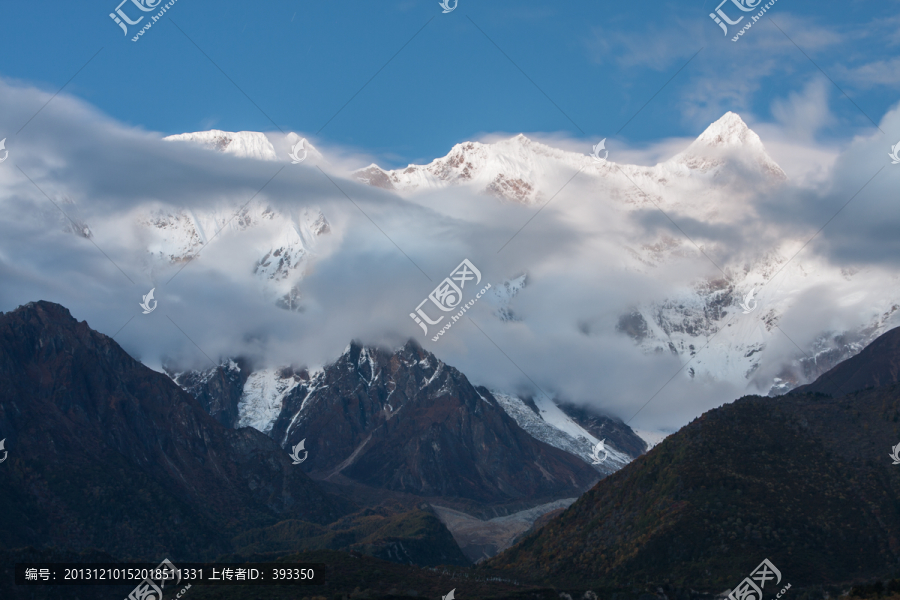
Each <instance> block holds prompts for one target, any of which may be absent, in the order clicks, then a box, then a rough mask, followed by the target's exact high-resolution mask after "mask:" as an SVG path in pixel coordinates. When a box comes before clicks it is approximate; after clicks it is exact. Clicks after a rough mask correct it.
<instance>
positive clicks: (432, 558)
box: [234, 508, 469, 566]
mask: <svg viewBox="0 0 900 600" xmlns="http://www.w3.org/2000/svg"><path fill="white" fill-rule="evenodd" d="M234 545H235V547H236V548H237V550H236V552H237V553H238V554H242V555H245V556H246V555H252V554H262V553H266V552H276V553H282V554H284V553H290V552H296V551H298V550H326V549H330V550H338V549H347V550H351V551H359V552H361V553H362V554H366V555H369V556H374V557H377V558H382V559H384V560H391V561H394V562H405V563H410V564H417V565H422V566H432V565H466V564H469V560H468V559H467V558H466V557H465V555H463V553H462V551H461V550H460V549H459V546H457V545H456V542H455V541H454V540H453V536H451V535H450V532H449V531H447V528H446V527H444V524H443V523H441V522H440V520H439V519H438V518H437V517H436V516H435V515H434V514H433V513H432V512H431V511H428V510H421V509H413V510H409V511H405V512H400V513H399V514H398V513H395V512H394V511H392V510H387V509H370V508H367V509H364V510H362V511H360V512H358V513H355V514H352V515H349V516H347V517H344V518H342V519H340V520H338V521H336V522H334V523H331V524H329V525H317V524H315V523H308V522H305V521H297V520H291V521H282V522H280V523H277V524H275V525H272V526H270V527H265V528H260V529H252V530H250V531H247V532H245V533H242V534H240V535H238V536H236V537H235V538H234Z"/></svg>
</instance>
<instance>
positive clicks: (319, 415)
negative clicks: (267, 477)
mask: <svg viewBox="0 0 900 600" xmlns="http://www.w3.org/2000/svg"><path fill="white" fill-rule="evenodd" d="M272 436H273V437H274V439H275V440H277V441H278V442H280V443H282V445H284V447H285V448H288V447H290V446H293V445H295V444H297V443H298V442H300V440H303V439H305V440H306V442H305V448H306V450H308V451H309V458H308V460H306V461H305V462H304V463H303V465H302V468H304V469H305V470H306V471H307V472H308V473H309V474H310V475H312V476H313V477H314V478H321V479H329V480H330V481H334V482H336V483H340V482H341V481H346V480H348V479H349V480H352V481H355V482H358V483H362V484H365V485H367V486H371V487H374V488H381V489H386V490H392V491H396V492H405V493H411V494H416V495H420V496H430V497H434V496H442V497H449V498H461V499H468V500H472V501H476V502H481V503H486V504H491V503H493V504H502V503H509V502H516V501H521V500H524V499H528V501H529V502H532V503H535V504H537V503H540V500H541V499H549V500H553V499H557V498H565V497H567V496H568V497H573V496H577V495H579V494H581V493H582V492H583V491H584V490H585V489H587V488H588V487H589V486H590V485H591V484H593V483H594V482H596V481H597V479H598V478H599V475H598V473H597V472H596V471H594V470H593V469H592V468H591V467H590V466H588V465H587V464H586V463H585V462H584V461H582V460H580V459H579V458H577V457H575V456H573V455H571V454H569V453H567V452H564V451H562V450H559V449H557V448H554V447H552V446H550V445H548V444H545V443H543V442H540V441H538V440H536V439H534V438H533V437H531V436H530V435H529V434H528V433H527V432H525V431H524V430H523V429H521V428H520V427H519V426H518V425H517V424H516V422H515V421H514V420H513V419H512V418H511V417H510V416H509V415H507V414H506V412H505V411H504V410H503V408H502V407H501V406H500V405H499V404H498V402H497V400H496V399H495V398H493V397H492V396H491V395H490V394H489V393H487V391H486V390H482V391H481V392H479V391H478V390H476V389H475V388H474V387H473V386H472V385H471V384H470V383H469V381H468V379H466V377H465V376H464V375H463V374H462V373H460V372H459V371H457V370H456V369H454V368H453V367H450V366H448V365H446V364H444V363H442V362H441V361H439V360H438V359H437V358H436V357H435V356H434V355H433V354H431V353H429V352H426V351H425V350H423V349H422V348H421V347H419V346H418V345H417V344H415V343H413V342H409V343H407V344H406V346H404V347H403V348H402V349H400V350H398V351H396V352H393V353H392V352H389V351H383V350H375V349H371V348H363V347H361V346H359V345H357V344H352V345H351V346H350V347H349V348H348V349H347V351H346V352H345V353H344V354H343V355H342V356H341V357H340V358H339V359H338V360H337V361H335V363H333V364H331V365H329V366H328V367H326V368H325V370H324V371H322V372H319V373H317V374H315V376H313V377H312V379H311V380H310V381H309V382H304V383H303V384H302V385H300V386H298V387H297V388H296V389H295V390H293V391H292V392H291V394H290V395H289V396H288V397H287V398H286V399H285V401H284V406H283V408H282V411H281V415H280V416H279V418H278V419H277V420H276V422H275V424H274V427H273V429H272Z"/></svg>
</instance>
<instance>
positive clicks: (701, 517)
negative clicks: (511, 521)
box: [484, 330, 900, 592]
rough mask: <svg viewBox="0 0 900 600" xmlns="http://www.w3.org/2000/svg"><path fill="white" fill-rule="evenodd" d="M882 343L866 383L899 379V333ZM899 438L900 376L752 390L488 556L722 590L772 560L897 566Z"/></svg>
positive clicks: (518, 570)
mask: <svg viewBox="0 0 900 600" xmlns="http://www.w3.org/2000/svg"><path fill="white" fill-rule="evenodd" d="M886 335H887V334H886ZM890 335H891V338H890V339H894V338H895V337H896V335H897V331H896V330H895V331H893V332H891V333H890ZM872 346H873V347H874V348H873V349H872V351H867V352H864V353H861V354H860V355H859V356H858V357H856V358H857V359H859V360H856V359H851V360H854V361H855V363H856V364H854V365H851V366H852V367H853V369H854V371H855V372H857V373H863V372H864V373H867V377H866V380H867V381H869V382H889V381H892V380H893V379H892V378H893V377H894V376H893V375H892V374H891V373H893V371H892V370H893V368H894V367H893V365H896V364H897V359H898V354H897V352H898V347H897V345H896V344H893V343H879V342H878V341H876V342H875V343H873V344H872ZM848 362H850V361H848ZM838 369H840V366H839V367H838ZM824 377H825V376H823V378H824ZM849 380H852V378H850V379H849ZM817 383H818V382H817ZM898 442H900V385H896V384H894V385H887V386H884V387H878V388H875V389H868V390H864V391H857V392H854V393H852V394H849V395H844V396H840V397H836V398H832V397H829V396H826V395H823V394H802V393H800V394H790V395H787V396H782V397H779V398H761V397H757V396H751V397H745V398H742V399H740V400H738V401H736V402H735V403H733V404H730V405H726V406H724V407H721V408H718V409H715V410H711V411H709V412H707V413H705V414H704V415H703V416H701V417H700V418H699V419H696V420H695V421H694V422H692V423H691V424H689V425H687V426H686V427H684V428H683V429H682V430H681V431H679V432H678V433H676V434H674V435H672V436H670V437H668V438H667V439H666V440H665V441H664V442H663V443H662V444H660V445H659V446H657V447H656V448H654V449H653V450H651V451H650V452H649V453H648V454H647V455H645V456H642V457H640V458H638V459H637V460H635V461H634V462H633V463H631V464H630V465H628V466H627V467H625V468H624V469H622V470H621V471H619V472H617V473H615V474H613V475H611V476H609V477H607V478H606V479H604V480H603V481H601V482H599V483H598V484H597V485H596V486H595V487H594V488H593V489H591V490H590V491H589V492H588V493H587V494H585V495H584V496H582V497H581V498H580V499H579V500H578V501H577V502H576V503H575V504H573V505H572V506H571V507H569V508H568V509H567V510H566V511H565V512H564V513H563V514H562V515H560V516H559V517H557V518H556V519H553V520H552V521H550V522H549V523H548V524H547V525H546V526H544V527H543V528H542V529H540V530H539V531H537V532H535V533H533V534H530V535H528V536H527V537H525V538H524V539H523V540H522V541H521V542H520V543H519V544H517V545H516V546H514V547H513V548H511V549H509V550H507V551H506V552H504V553H502V554H500V555H499V556H497V557H495V558H493V559H491V560H490V561H488V562H487V563H486V564H485V565H484V568H487V569H495V570H498V571H500V572H502V573H506V574H507V576H514V577H523V578H524V577H529V578H531V579H532V580H542V581H545V582H546V581H552V582H557V583H559V582H566V583H568V584H569V585H574V584H576V582H579V583H582V584H585V585H588V584H593V583H596V584H598V585H601V584H602V585H606V586H628V585H631V584H642V585H643V584H647V583H648V582H649V583H659V584H662V583H665V582H669V583H672V584H675V585H677V586H679V587H691V588H695V589H699V590H706V591H713V592H717V591H721V590H723V589H731V588H733V587H734V586H736V585H737V584H738V583H740V582H741V580H742V579H743V578H744V577H746V576H747V575H749V574H750V572H751V571H752V570H753V569H754V568H755V567H756V566H757V565H758V564H759V563H760V562H762V560H763V559H766V558H768V559H769V560H771V561H772V562H773V563H774V564H775V565H776V566H777V568H778V569H780V571H781V573H782V574H783V576H784V577H785V579H786V581H787V582H790V583H792V584H793V585H794V586H818V585H830V584H836V583H850V582H854V581H865V580H871V579H875V578H882V579H887V578H890V577H895V576H896V575H897V574H898V572H900V501H898V498H900V470H898V469H900V465H893V464H892V460H891V459H890V458H889V453H890V451H891V447H892V446H894V445H895V444H897V443H898ZM766 592H768V589H767V590H766Z"/></svg>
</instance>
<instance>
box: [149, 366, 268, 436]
mask: <svg viewBox="0 0 900 600" xmlns="http://www.w3.org/2000/svg"><path fill="white" fill-rule="evenodd" d="M166 372H167V374H168V375H169V377H171V378H172V380H173V381H174V382H175V383H177V384H178V385H179V386H180V387H181V388H182V389H184V390H185V391H187V392H188V393H190V394H191V395H192V396H193V397H194V398H196V399H197V400H199V401H200V404H201V405H202V406H203V408H204V409H205V410H206V412H208V413H209V414H210V415H211V416H213V417H214V418H215V419H216V420H217V421H218V422H219V423H221V424H222V425H224V426H225V427H229V428H232V427H235V426H236V425H237V422H238V403H239V402H240V400H241V393H242V392H243V391H244V384H245V383H246V382H247V377H248V376H249V375H250V369H249V366H248V364H247V362H246V361H244V360H242V359H240V358H238V359H236V360H233V361H231V363H230V364H229V365H227V366H226V365H218V366H216V367H215V368H213V369H210V370H209V371H186V372H184V373H176V372H174V371H170V370H167V371H166Z"/></svg>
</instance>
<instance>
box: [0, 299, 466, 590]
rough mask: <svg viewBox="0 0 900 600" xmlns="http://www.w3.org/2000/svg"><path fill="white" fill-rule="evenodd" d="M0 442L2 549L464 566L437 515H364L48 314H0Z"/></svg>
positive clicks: (49, 306)
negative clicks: (341, 554)
mask: <svg viewBox="0 0 900 600" xmlns="http://www.w3.org/2000/svg"><path fill="white" fill-rule="evenodd" d="M0 439H5V448H6V451H8V457H7V459H6V460H5V461H4V462H2V463H0V478H2V479H0V482H2V483H0V540H2V546H3V548H4V549H14V548H21V547H26V546H30V547H34V548H36V549H38V550H40V549H48V548H55V549H57V550H60V551H71V552H79V551H85V550H89V549H96V550H99V551H104V552H108V553H109V554H111V555H114V556H116V557H118V558H119V559H132V560H145V561H150V562H153V561H158V560H161V559H162V558H163V557H168V558H170V559H172V560H187V561H200V560H210V559H212V558H215V557H217V556H219V555H221V554H225V553H232V552H243V551H254V552H258V551H266V552H280V553H281V554H285V553H289V552H296V551H297V550H301V549H307V548H309V549H312V548H315V549H319V548H323V549H324V548H331V549H337V548H344V547H355V548H358V549H359V550H360V551H362V552H367V553H369V554H372V555H374V556H386V557H389V556H390V557H394V558H396V559H397V560H401V561H403V562H419V563H420V564H439V563H446V564H465V563H467V562H468V561H467V559H466V558H465V557H464V556H463V555H462V553H461V551H460V550H459V548H458V547H457V546H456V544H455V542H454V541H453V539H452V537H451V536H450V534H449V532H448V531H447V530H446V528H445V527H444V526H443V525H442V524H441V523H440V521H439V519H438V518H437V517H436V516H435V515H434V514H433V513H431V512H429V511H406V512H399V513H396V514H390V513H386V512H384V511H382V512H381V513H374V512H372V511H361V512H360V511H359V507H357V506H356V505H355V504H354V503H353V502H352V501H350V500H348V499H346V498H344V497H341V496H337V495H332V494H330V493H327V492H326V491H324V490H323V489H322V488H321V487H320V485H319V484H318V483H316V482H315V481H313V480H312V479H310V478H309V476H308V475H306V473H304V472H303V470H302V469H299V468H298V467H297V466H296V465H293V464H292V461H291V459H290V458H289V456H288V454H287V453H286V452H285V451H284V450H283V449H282V448H281V447H280V446H279V445H278V444H277V443H275V442H274V441H273V440H272V439H271V438H269V437H267V436H266V435H264V434H262V433H260V432H258V431H256V430H254V429H251V428H242V429H231V428H229V427H226V426H224V425H222V424H221V423H220V422H219V420H217V419H215V418H213V417H211V416H210V415H209V414H208V413H207V410H205V407H204V406H202V404H201V402H200V401H198V400H197V399H195V398H194V397H193V396H191V395H190V394H188V393H187V392H185V391H184V390H182V389H180V388H179V387H178V386H177V385H175V384H174V383H173V382H172V381H171V380H170V379H169V378H168V377H166V376H165V375H163V374H160V373H157V372H155V371H152V370H150V369H148V368H147V367H145V366H144V365H142V364H141V363H139V362H137V361H135V360H134V359H132V358H131V357H130V356H129V355H128V354H127V353H125V352H124V351H123V350H122V349H121V348H120V347H119V346H118V345H117V344H116V343H115V342H114V341H113V340H112V339H110V338H108V337H107V336H105V335H102V334H100V333H97V332H95V331H93V330H91V329H90V327H88V325H87V323H84V322H78V321H76V320H75V319H73V318H72V316H71V315H70V314H69V312H68V311H67V310H66V309H65V308H63V307H61V306H59V305H57V304H53V303H49V302H35V303H30V304H28V305H25V306H23V307H20V308H19V309H17V310H15V311H12V312H9V313H6V314H0ZM399 548H402V549H403V550H404V552H400V551H399V550H398V549H399ZM0 596H2V594H0Z"/></svg>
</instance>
